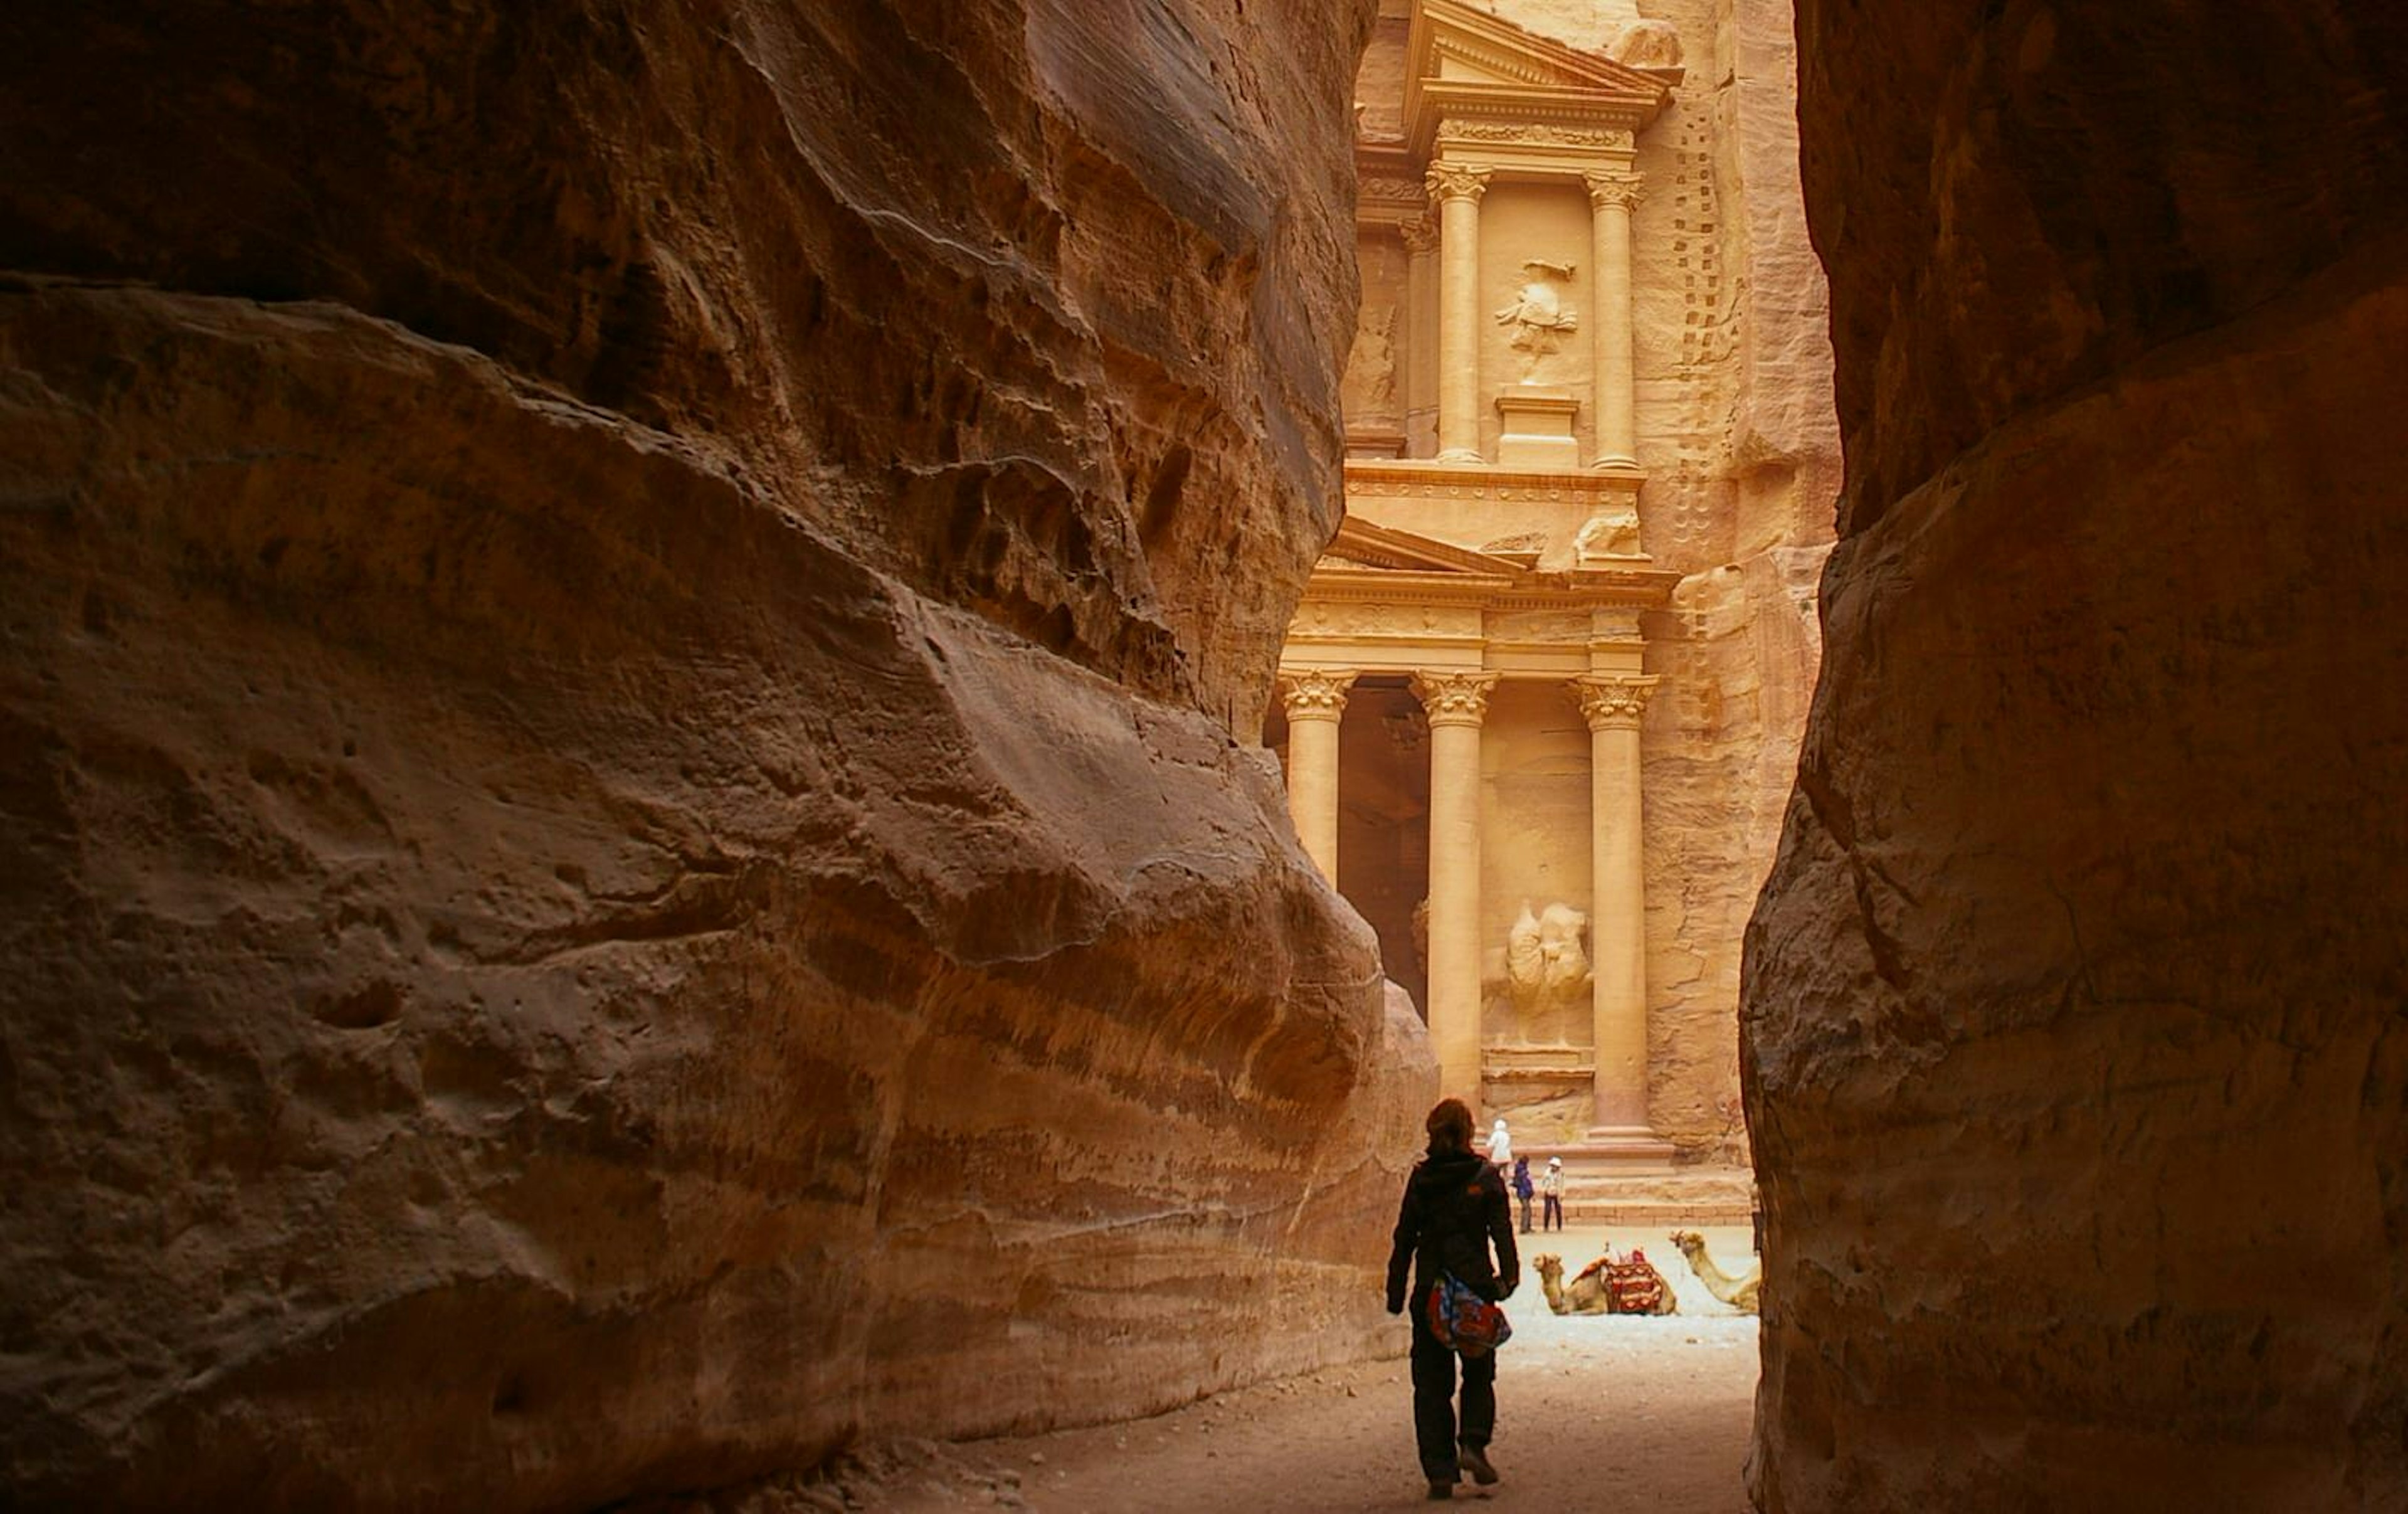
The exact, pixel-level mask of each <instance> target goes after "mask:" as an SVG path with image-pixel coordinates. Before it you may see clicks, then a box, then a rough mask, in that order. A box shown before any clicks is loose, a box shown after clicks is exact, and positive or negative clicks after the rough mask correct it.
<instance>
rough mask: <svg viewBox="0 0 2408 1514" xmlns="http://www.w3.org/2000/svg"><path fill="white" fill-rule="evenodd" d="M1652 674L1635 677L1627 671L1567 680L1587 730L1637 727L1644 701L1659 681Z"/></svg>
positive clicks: (1645, 710)
mask: <svg viewBox="0 0 2408 1514" xmlns="http://www.w3.org/2000/svg"><path fill="white" fill-rule="evenodd" d="M1662 682H1663V680H1662V679H1660V678H1656V677H1654V676H1652V675H1650V676H1647V677H1643V678H1642V677H1636V676H1632V675H1630V674H1627V673H1587V674H1584V675H1583V676H1581V677H1579V678H1575V679H1573V680H1572V682H1571V696H1572V698H1573V699H1575V700H1577V701H1578V702H1579V704H1580V712H1581V714H1582V715H1583V716H1584V718H1585V719H1586V720H1587V721H1588V728H1589V729H1591V730H1611V729H1613V728H1616V727H1624V728H1629V729H1632V730H1636V729H1638V728H1639V719H1640V717H1641V715H1643V714H1646V713H1647V701H1648V699H1651V698H1653V697H1654V695H1655V693H1656V685H1657V684H1660V683H1662Z"/></svg>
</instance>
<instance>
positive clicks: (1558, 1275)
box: [1530, 1251, 1613, 1314]
mask: <svg viewBox="0 0 2408 1514" xmlns="http://www.w3.org/2000/svg"><path fill="white" fill-rule="evenodd" d="M1530 1265H1531V1266H1533V1267H1535V1268H1537V1269H1538V1273H1539V1286H1540V1287H1541V1288H1542V1289H1544V1290H1545V1291H1546V1294H1547V1307H1548V1308H1550V1309H1553V1310H1555V1312H1556V1313H1557V1314H1612V1313H1613V1300H1612V1299H1611V1298H1609V1297H1607V1295H1606V1291H1605V1277H1604V1276H1603V1275H1602V1274H1601V1273H1597V1272H1584V1273H1582V1274H1581V1275H1580V1276H1578V1277H1575V1278H1573V1279H1572V1286H1571V1287H1570V1288H1569V1289H1567V1288H1565V1287H1564V1259H1563V1258H1561V1257H1559V1256H1557V1255H1555V1253H1554V1252H1553V1251H1542V1252H1541V1253H1540V1254H1539V1255H1537V1256H1535V1257H1532V1258H1531V1259H1530Z"/></svg>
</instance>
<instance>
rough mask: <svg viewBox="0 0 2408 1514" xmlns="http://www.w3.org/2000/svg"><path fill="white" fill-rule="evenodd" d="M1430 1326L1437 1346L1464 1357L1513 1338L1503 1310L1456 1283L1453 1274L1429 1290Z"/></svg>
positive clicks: (1502, 1343)
mask: <svg viewBox="0 0 2408 1514" xmlns="http://www.w3.org/2000/svg"><path fill="white" fill-rule="evenodd" d="M1429 1327H1430V1334H1432V1335H1435V1336H1436V1337H1438V1343H1439V1344H1440V1345H1441V1346H1451V1347H1453V1348H1455V1349H1456V1350H1458V1351H1461V1352H1462V1353H1463V1354H1464V1355H1466V1356H1486V1355H1487V1354H1488V1353H1489V1352H1491V1351H1493V1350H1495V1349H1497V1348H1498V1347H1499V1346H1502V1345H1504V1344H1505V1343H1506V1342H1507V1341H1509V1340H1512V1338H1513V1327H1512V1325H1510V1324H1508V1323H1507V1322H1506V1320H1505V1311H1504V1310H1503V1309H1500V1308H1498V1306H1497V1305H1494V1304H1491V1303H1489V1302H1488V1301H1487V1300H1486V1299H1484V1298H1482V1297H1481V1296H1480V1295H1479V1294H1477V1293H1475V1292H1473V1291H1471V1290H1470V1289H1469V1288H1467V1287H1465V1286H1464V1285H1463V1284H1462V1283H1460V1282H1457V1281H1456V1280H1455V1274H1453V1273H1447V1274H1444V1275H1443V1276H1441V1277H1440V1278H1439V1282H1438V1286H1437V1287H1436V1288H1433V1289H1431V1290H1430V1291H1429Z"/></svg>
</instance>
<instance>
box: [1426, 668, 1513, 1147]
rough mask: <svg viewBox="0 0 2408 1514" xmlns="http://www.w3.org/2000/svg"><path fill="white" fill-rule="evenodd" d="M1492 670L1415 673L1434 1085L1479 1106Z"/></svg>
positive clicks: (1493, 683)
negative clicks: (1422, 757)
mask: <svg viewBox="0 0 2408 1514" xmlns="http://www.w3.org/2000/svg"><path fill="white" fill-rule="evenodd" d="M1496 685H1497V675H1496V674H1495V673H1436V672H1430V673H1421V674H1418V675H1416V676H1415V677H1414V679H1413V696H1414V698H1416V699H1420V700H1421V701H1422V709H1423V710H1424V712H1425V713H1426V714H1428V716H1429V726H1430V733H1429V752H1430V818H1429V1031H1430V1043H1431V1045H1432V1047H1433V1049H1435V1050H1436V1051H1437V1053H1438V1069H1439V1091H1440V1092H1441V1093H1442V1094H1445V1095H1447V1096H1449V1097H1452V1098H1456V1099H1461V1100H1462V1101H1463V1102H1464V1103H1468V1104H1469V1105H1471V1107H1472V1108H1473V1110H1474V1111H1477V1110H1478V1109H1479V1107H1480V726H1481V722H1482V721H1483V720H1484V719H1485V718H1486V717H1487V714H1488V691H1489V690H1490V689H1492V688H1494V687H1495V686H1496Z"/></svg>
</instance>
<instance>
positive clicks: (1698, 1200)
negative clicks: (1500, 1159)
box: [1513, 1141, 1756, 1229]
mask: <svg viewBox="0 0 2408 1514" xmlns="http://www.w3.org/2000/svg"><path fill="white" fill-rule="evenodd" d="M1513 1154H1514V1155H1515V1156H1517V1157H1527V1158H1529V1159H1530V1175H1531V1176H1532V1177H1534V1178H1535V1177H1537V1176H1538V1175H1539V1174H1541V1173H1542V1172H1544V1171H1545V1170H1546V1166H1547V1159H1548V1158H1549V1157H1561V1158H1563V1159H1564V1218H1566V1219H1567V1220H1569V1221H1571V1222H1573V1223H1575V1224H1579V1223H1586V1224H1605V1225H1643V1226H1655V1225H1662V1226H1664V1227H1666V1228H1667V1229H1670V1228H1672V1227H1675V1226H1689V1227H1693V1228H1701V1227H1704V1226H1707V1225H1739V1226H1746V1225H1748V1224H1749V1223H1751V1221H1752V1220H1753V1218H1754V1214H1755V1192H1756V1175H1755V1174H1754V1173H1753V1172H1751V1171H1749V1170H1748V1169H1747V1168H1745V1167H1705V1166H1681V1165H1676V1164H1674V1163H1673V1162H1671V1161H1669V1160H1665V1159H1664V1158H1662V1157H1656V1158H1655V1160H1647V1159H1646V1158H1644V1157H1639V1156H1635V1155H1634V1153H1633V1152H1632V1151H1631V1150H1630V1149H1629V1148H1628V1146H1627V1144H1623V1143H1613V1144H1604V1143H1593V1142H1577V1143H1572V1144H1569V1145H1567V1144H1550V1143H1547V1142H1539V1141H1534V1142H1529V1143H1527V1144H1526V1143H1524V1142H1521V1141H1516V1142H1514V1143H1513ZM1531 1202H1532V1203H1533V1204H1537V1203H1539V1202H1540V1201H1539V1200H1536V1199H1534V1200H1532V1201H1531Z"/></svg>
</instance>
